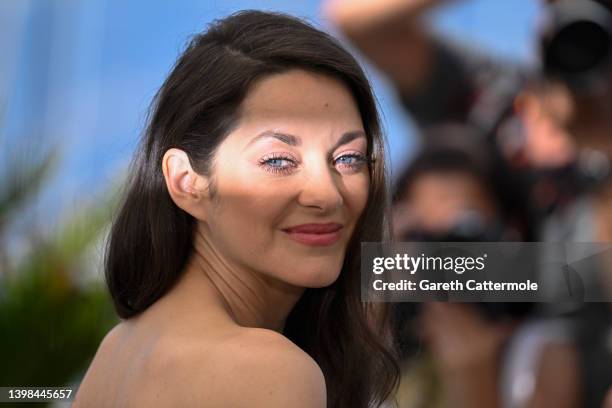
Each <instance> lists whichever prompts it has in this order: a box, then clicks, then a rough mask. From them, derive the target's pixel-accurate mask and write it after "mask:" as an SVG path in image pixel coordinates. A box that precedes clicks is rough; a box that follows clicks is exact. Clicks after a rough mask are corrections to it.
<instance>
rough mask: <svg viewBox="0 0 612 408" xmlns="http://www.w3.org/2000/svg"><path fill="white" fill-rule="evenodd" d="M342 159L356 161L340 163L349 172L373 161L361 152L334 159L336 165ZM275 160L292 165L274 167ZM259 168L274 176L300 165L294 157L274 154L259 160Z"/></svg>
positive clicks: (289, 171) (286, 172)
mask: <svg viewBox="0 0 612 408" xmlns="http://www.w3.org/2000/svg"><path fill="white" fill-rule="evenodd" d="M342 158H351V159H356V160H355V162H354V163H350V164H348V163H340V165H341V166H342V168H345V169H349V170H358V169H359V168H360V167H361V166H362V165H364V164H371V163H372V162H373V161H372V160H370V159H369V158H368V157H366V156H365V155H364V154H362V153H359V152H350V153H345V154H342V155H340V156H338V157H337V158H335V159H334V163H336V162H337V161H338V160H340V159H342ZM273 160H277V161H287V162H289V163H290V164H289V165H287V166H272V165H271V164H270V162H271V161H273ZM259 166H260V167H261V168H263V169H264V170H265V171H268V172H270V173H274V174H289V173H291V172H292V171H293V169H295V168H296V167H297V166H298V164H297V159H295V158H294V157H292V156H290V155H288V154H283V153H272V154H269V155H266V156H264V157H262V158H261V159H260V160H259Z"/></svg>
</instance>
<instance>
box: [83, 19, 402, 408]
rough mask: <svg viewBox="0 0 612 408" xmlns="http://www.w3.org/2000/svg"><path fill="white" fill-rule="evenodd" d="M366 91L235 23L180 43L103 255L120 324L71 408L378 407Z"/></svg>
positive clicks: (383, 364)
mask: <svg viewBox="0 0 612 408" xmlns="http://www.w3.org/2000/svg"><path fill="white" fill-rule="evenodd" d="M383 165H384V157H383V142H382V139H381V131H380V126H379V120H378V116H377V111H376V106H375V102H374V99H373V95H372V92H371V89H370V86H369V83H368V81H367V79H366V77H365V76H364V73H363V71H362V70H361V69H360V67H359V66H358V64H357V63H356V62H355V60H354V59H353V58H352V57H351V56H350V54H348V53H347V52H346V51H345V50H344V49H343V48H342V47H341V46H340V45H338V43H337V42H336V41H334V40H333V39H332V38H330V37H329V36H328V35H327V34H325V33H323V32H320V31H318V30H316V29H314V28H313V27H311V26H309V25H307V24H305V23H303V22H301V21H299V20H296V19H294V18H291V17H288V16H285V15H281V14H272V13H263V12H257V11H244V12H239V13H237V14H234V15H232V16H230V17H228V18H226V19H224V20H221V21H218V22H216V23H214V24H213V25H212V26H211V27H209V29H208V30H207V31H206V32H205V33H203V34H201V35H199V36H197V37H195V38H194V39H193V41H192V42H191V43H190V45H189V46H188V47H187V50H186V51H185V52H184V53H183V55H182V56H181V57H180V58H179V60H178V62H177V63H176V65H175V67H174V69H173V71H172V72H171V73H170V75H169V77H168V78H167V80H166V82H165V83H164V85H163V86H162V88H161V89H160V91H159V92H158V95H157V97H156V102H155V105H154V108H153V112H152V117H151V120H150V124H149V126H148V128H147V131H146V133H145V135H144V139H143V140H142V143H141V148H140V150H139V152H138V154H137V156H136V158H135V161H134V164H133V166H132V169H131V173H130V175H131V179H130V182H129V187H128V191H127V195H126V198H125V202H124V203H123V205H122V207H121V210H120V213H119V215H118V217H117V219H116V221H115V223H114V225H113V228H112V231H111V234H110V239H109V243H108V248H107V258H106V265H105V267H106V278H107V283H108V287H109V289H110V293H111V295H112V298H113V301H114V304H115V307H116V310H117V312H118V314H119V316H120V317H121V318H122V319H124V320H123V321H122V322H121V323H120V324H119V325H117V326H116V327H115V328H114V329H113V330H112V331H111V332H110V333H109V334H108V335H107V336H106V338H105V339H104V340H103V342H102V344H101V345H100V347H99V350H98V352H97V354H96V356H95V358H94V360H93V362H92V363H91V366H90V367H89V370H88V371H87V373H86V375H85V378H84V379H83V382H82V384H81V386H80V389H79V391H78V393H77V396H76V400H75V406H78V407H89V406H92V407H104V406H112V407H115V406H130V407H131V406H143V407H150V406H181V407H188V406H198V407H201V406H207V407H208V406H210V407H221V406H223V407H225V406H228V407H229V406H232V407H239V406H249V407H259V406H261V407H264V406H265V407H277V406H278V407H281V406H282V407H287V406H291V407H324V406H330V407H366V406H379V405H380V404H382V403H383V402H384V401H385V400H386V399H387V397H388V396H389V395H390V393H391V392H392V390H393V388H394V385H395V383H396V381H397V368H396V367H397V366H396V363H395V359H394V354H393V353H392V352H391V349H390V346H391V342H390V341H389V338H388V337H385V336H386V335H387V333H388V332H387V329H386V328H387V319H386V317H385V316H387V314H386V313H383V312H382V311H380V310H379V309H378V308H377V309H374V308H373V307H372V305H367V304H363V303H361V302H360V278H359V268H360V261H359V260H360V255H359V248H360V242H362V241H380V240H381V239H382V238H383V218H384V207H385V201H386V200H385V198H386V193H385V178H384V167H383Z"/></svg>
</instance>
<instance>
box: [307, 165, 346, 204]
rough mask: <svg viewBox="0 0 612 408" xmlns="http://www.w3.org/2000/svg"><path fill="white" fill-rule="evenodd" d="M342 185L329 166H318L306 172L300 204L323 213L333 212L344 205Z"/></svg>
mask: <svg viewBox="0 0 612 408" xmlns="http://www.w3.org/2000/svg"><path fill="white" fill-rule="evenodd" d="M340 183H341V178H340V177H339V175H337V174H334V172H333V169H331V168H330V167H329V166H324V165H321V166H317V167H316V168H313V169H311V171H307V172H305V174H304V184H303V186H302V189H301V191H300V194H299V196H298V203H299V204H300V205H302V206H304V207H309V208H313V209H317V210H318V211H319V212H321V213H330V212H333V210H335V209H337V208H339V207H341V206H342V204H343V203H344V198H343V197H342V194H341V191H340V188H339V187H340Z"/></svg>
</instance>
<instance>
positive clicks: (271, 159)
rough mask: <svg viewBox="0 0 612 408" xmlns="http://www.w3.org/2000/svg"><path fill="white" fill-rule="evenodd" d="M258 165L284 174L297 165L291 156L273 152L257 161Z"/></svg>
mask: <svg viewBox="0 0 612 408" xmlns="http://www.w3.org/2000/svg"><path fill="white" fill-rule="evenodd" d="M259 166H260V167H261V168H262V169H264V170H265V171H269V172H271V173H278V174H286V173H290V172H291V171H293V169H295V168H296V167H297V161H296V160H295V159H293V158H292V157H289V156H284V155H281V154H277V153H275V154H271V155H267V156H265V157H263V158H262V159H261V160H260V161H259Z"/></svg>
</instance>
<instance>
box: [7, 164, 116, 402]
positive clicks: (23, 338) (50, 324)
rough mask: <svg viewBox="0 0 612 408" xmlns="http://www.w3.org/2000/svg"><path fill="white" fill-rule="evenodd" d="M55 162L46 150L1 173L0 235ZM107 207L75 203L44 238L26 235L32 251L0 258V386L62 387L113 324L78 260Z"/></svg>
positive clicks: (98, 287)
mask: <svg viewBox="0 0 612 408" xmlns="http://www.w3.org/2000/svg"><path fill="white" fill-rule="evenodd" d="M56 160H57V155H56V153H55V152H51V153H49V154H48V155H46V156H44V157H43V158H42V159H41V160H40V161H37V162H36V163H33V164H30V165H29V166H25V167H24V166H21V167H20V168H16V167H14V166H12V168H11V169H9V170H8V172H9V173H11V174H12V176H11V177H5V178H4V179H3V181H0V183H4V185H0V236H2V235H3V233H6V229H7V228H8V226H9V225H10V223H9V221H10V220H11V219H15V218H16V217H19V216H22V214H21V212H22V209H23V208H25V207H26V206H27V204H28V203H29V202H31V201H32V200H35V199H36V193H37V192H38V190H39V189H40V188H41V187H42V186H44V185H45V182H46V180H48V175H49V173H50V171H51V169H52V168H53V163H54V162H55V161H56ZM113 206H114V202H113V200H100V201H99V202H96V203H94V204H92V205H83V206H82V207H81V209H80V210H79V211H78V212H77V213H75V214H72V215H71V218H70V219H69V220H67V221H66V222H64V223H62V224H61V225H60V226H59V227H57V228H56V230H55V232H54V233H53V234H51V235H50V236H44V237H43V236H42V234H33V236H31V244H32V245H31V246H32V248H33V249H32V250H31V251H29V253H27V254H26V255H25V256H21V257H20V259H11V254H6V253H4V254H3V255H4V257H5V258H6V259H8V261H7V262H4V265H1V266H0V267H2V269H0V367H1V369H0V385H2V386H67V385H69V382H70V381H71V380H74V379H75V378H77V377H78V376H79V375H80V374H82V373H83V371H84V370H85V368H86V367H87V365H88V364H89V362H90V360H91V358H92V357H93V355H94V354H95V351H96V349H97V347H98V345H99V343H100V341H101V339H102V338H103V336H104V335H105V334H106V333H107V332H108V330H109V329H110V328H111V327H112V326H113V325H114V324H116V323H117V319H116V317H115V313H114V311H113V308H112V305H111V302H110V298H109V296H108V294H107V292H106V289H105V287H104V285H103V283H102V279H100V278H99V277H98V279H93V282H87V281H88V280H87V279H83V275H84V274H86V273H87V271H89V270H94V271H98V272H99V271H101V270H102V268H101V265H94V266H93V268H92V267H91V266H89V267H88V268H85V267H84V264H83V261H84V255H85V254H87V251H88V250H90V249H91V248H92V246H93V245H94V244H95V243H96V242H97V241H98V240H99V238H100V237H101V234H102V233H103V232H104V228H105V227H106V226H107V224H108V221H109V216H110V213H111V209H112V208H113ZM5 239H7V238H6V237H5ZM0 251H2V250H0ZM97 262H99V261H97ZM89 281H92V279H89ZM19 406H20V407H24V406H25V405H23V404H19ZM36 406H41V405H40V404H37V405H36Z"/></svg>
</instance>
